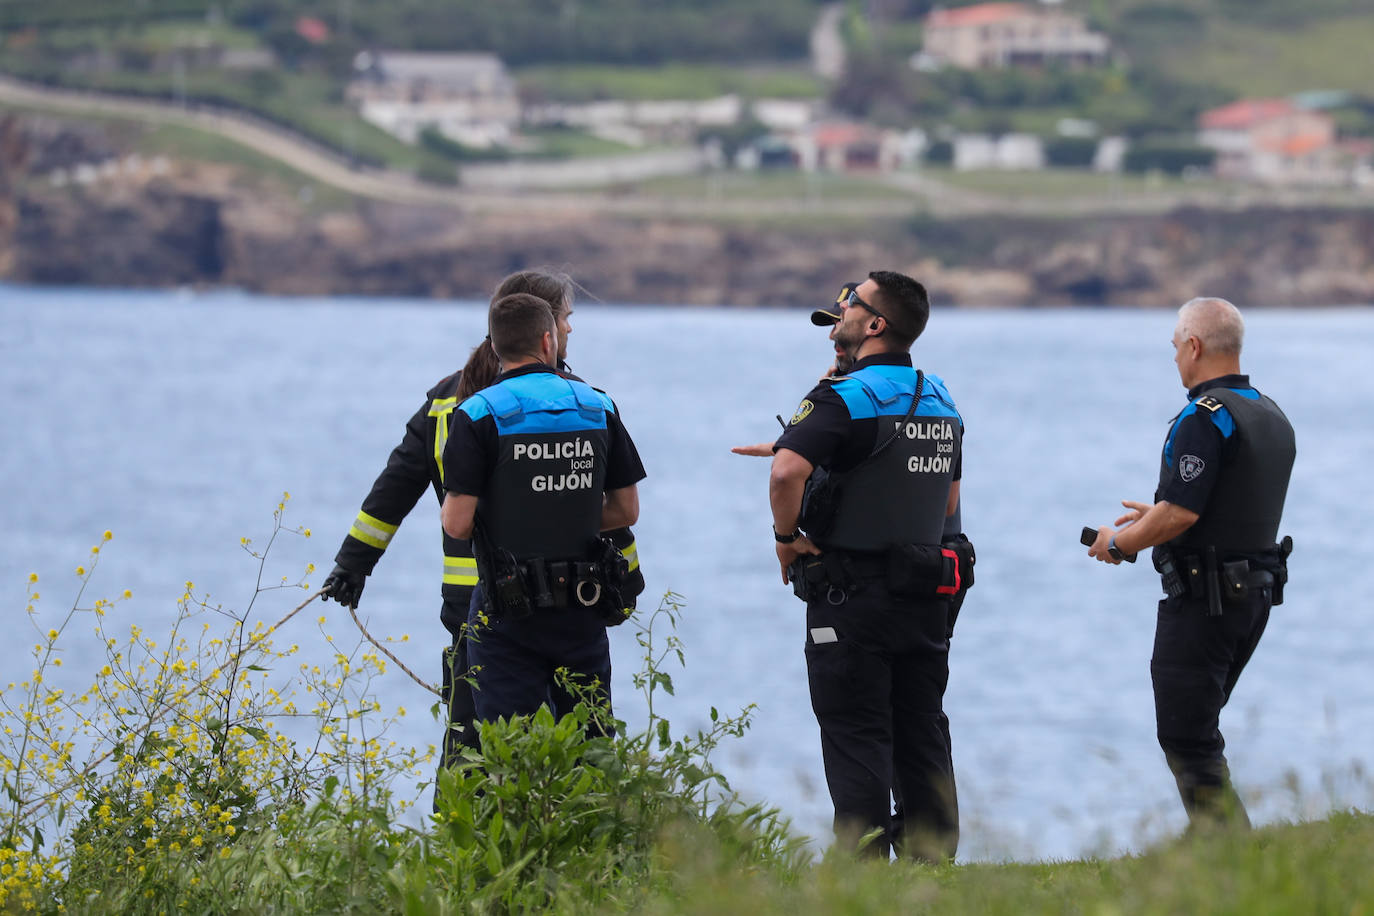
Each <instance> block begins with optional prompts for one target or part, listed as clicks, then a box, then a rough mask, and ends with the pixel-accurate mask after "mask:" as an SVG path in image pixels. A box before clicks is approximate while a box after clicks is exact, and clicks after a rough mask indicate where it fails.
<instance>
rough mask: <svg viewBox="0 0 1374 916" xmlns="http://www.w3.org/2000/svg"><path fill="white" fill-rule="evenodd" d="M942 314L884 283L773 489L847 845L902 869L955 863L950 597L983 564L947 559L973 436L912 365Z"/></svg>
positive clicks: (842, 331)
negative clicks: (964, 456) (894, 815)
mask: <svg viewBox="0 0 1374 916" xmlns="http://www.w3.org/2000/svg"><path fill="white" fill-rule="evenodd" d="M929 314H930V302H929V299H928V298H927V296H926V291H925V289H924V288H923V287H922V286H921V284H919V283H917V282H916V281H915V280H913V279H911V278H910V277H907V276H904V275H902V274H898V273H893V272H890V271H878V272H874V273H871V274H869V277H868V279H867V280H865V281H864V282H863V283H861V284H859V285H858V287H857V288H856V289H854V290H853V291H852V292H851V294H850V296H849V297H848V298H847V299H846V301H845V303H844V308H843V314H842V316H841V319H840V321H839V323H838V324H837V325H836V327H835V329H834V331H833V332H832V338H833V339H834V340H835V341H836V343H837V344H838V345H839V346H840V347H841V348H842V349H843V350H844V353H845V355H847V356H848V357H849V358H850V359H852V365H851V366H850V368H849V371H848V373H847V374H846V375H844V376H840V377H836V378H830V379H823V380H822V381H821V383H820V384H819V385H817V386H816V388H814V389H813V390H812V391H811V392H810V394H808V395H807V397H806V399H805V400H803V401H802V402H801V405H800V406H799V407H798V409H797V412H796V414H795V415H794V416H793V417H792V421H791V423H789V424H788V426H787V428H786V429H785V430H784V431H783V434H782V436H781V437H779V439H778V441H777V443H776V444H775V454H774V458H773V467H772V472H771V475H770V480H769V502H770V504H771V507H772V512H773V536H774V539H775V541H776V542H777V554H778V561H779V564H780V566H781V569H782V578H783V581H784V582H791V583H792V584H793V588H794V590H795V591H796V592H797V594H798V595H799V597H802V598H803V599H804V600H805V601H806V625H807V640H806V662H807V674H808V681H809V683H810V689H811V703H812V709H813V710H814V712H815V714H816V720H817V722H818V724H819V725H820V730H821V753H822V758H823V761H824V764H825V775H826V782H827V784H828V786H829V788H830V796H831V800H832V801H833V803H834V807H835V831H836V835H837V837H838V838H839V839H840V841H841V842H843V843H845V844H846V845H848V846H851V847H853V848H857V847H858V845H859V840H860V838H862V837H863V836H865V835H866V834H869V833H870V832H872V831H874V830H876V831H878V833H877V834H876V838H875V839H874V840H872V841H871V842H869V843H868V844H867V845H866V846H864V847H863V852H865V853H866V854H872V855H877V856H880V857H886V856H887V855H888V854H889V851H890V849H891V846H892V842H893V839H894V838H893V836H892V834H891V830H892V826H893V825H892V823H891V810H892V809H891V804H892V797H891V796H892V789H893V787H894V786H895V787H896V788H897V789H898V790H899V793H900V795H901V798H902V801H903V805H904V807H905V819H906V824H905V826H906V833H905V835H904V837H903V838H902V840H901V842H900V844H899V848H898V851H899V852H901V853H902V854H905V855H909V856H911V857H913V858H919V859H923V860H927V861H938V860H943V859H946V858H949V857H952V856H953V855H954V852H955V850H956V848H957V845H958V830H959V825H958V805H957V801H956V796H955V784H954V768H953V761H952V758H951V756H950V748H949V742H948V732H947V730H946V728H945V722H946V720H945V718H944V711H943V698H944V692H945V685H946V683H947V681H948V678H949V639H948V630H947V627H948V620H949V606H950V598H951V597H952V596H953V595H954V594H956V593H957V592H958V591H959V588H960V578H961V575H962V570H963V569H964V568H966V566H967V563H968V561H969V560H971V556H965V557H963V558H962V560H961V557H960V554H959V552H958V551H956V550H954V549H951V548H946V547H942V546H941V543H940V541H941V533H942V531H943V530H944V526H945V519H946V518H947V517H948V516H949V515H951V514H952V513H953V512H954V509H955V507H956V506H957V505H958V502H959V479H960V476H961V447H962V441H963V423H962V420H961V418H960V416H959V413H958V411H957V410H956V409H955V407H954V403H953V400H952V399H951V398H950V396H949V393H948V392H947V391H946V390H945V387H944V384H943V382H941V381H940V380H939V379H937V378H935V377H934V376H927V375H924V374H922V373H920V372H918V371H917V370H915V369H914V368H912V365H911V356H910V352H909V351H910V348H911V344H912V342H913V341H915V339H916V338H917V337H919V336H920V334H921V332H922V331H923V330H924V329H925V325H926V321H927V319H928V317H929Z"/></svg>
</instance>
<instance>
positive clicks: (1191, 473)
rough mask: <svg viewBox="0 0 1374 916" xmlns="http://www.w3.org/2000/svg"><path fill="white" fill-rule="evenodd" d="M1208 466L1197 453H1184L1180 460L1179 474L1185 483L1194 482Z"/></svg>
mask: <svg viewBox="0 0 1374 916" xmlns="http://www.w3.org/2000/svg"><path fill="white" fill-rule="evenodd" d="M1206 466H1207V465H1206V464H1204V463H1203V461H1202V459H1201V458H1199V457H1198V456H1197V455H1184V456H1183V457H1182V458H1180V459H1179V460H1178V475H1179V476H1180V477H1182V478H1183V482H1184V483H1192V482H1193V481H1194V480H1197V475H1199V474H1201V473H1202V469H1203V468H1205V467H1206Z"/></svg>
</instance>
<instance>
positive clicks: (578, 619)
mask: <svg viewBox="0 0 1374 916" xmlns="http://www.w3.org/2000/svg"><path fill="white" fill-rule="evenodd" d="M482 616H483V615H482V589H481V586H478V588H477V591H476V592H475V593H474V595H473V600H472V606H471V607H470V609H469V611H468V627H469V629H468V633H469V637H468V641H467V646H468V648H467V652H468V662H469V663H470V664H472V665H474V666H475V667H476V668H477V672H476V680H477V689H476V690H475V691H473V695H472V700H473V707H474V711H475V713H476V717H477V719H478V720H480V721H483V722H491V721H493V720H495V719H497V718H501V717H503V716H504V717H507V718H509V717H510V716H527V715H531V714H532V713H534V712H535V711H536V710H537V709H539V707H540V706H548V707H549V708H550V709H551V710H552V711H553V714H554V717H555V718H562V717H563V716H564V715H566V714H568V713H569V712H572V710H573V707H575V706H576V705H577V703H578V701H579V697H578V696H576V695H575V693H573V692H570V691H569V690H568V689H567V688H566V687H564V686H563V684H562V683H560V678H559V676H558V674H557V672H558V670H559V669H560V668H562V669H566V670H567V672H568V675H569V677H570V679H571V680H572V681H573V683H575V684H577V685H579V687H585V688H588V689H589V690H590V692H591V693H590V699H592V700H593V701H594V702H596V703H599V704H602V705H604V708H605V711H606V715H605V716H604V717H602V719H603V720H604V721H602V722H601V726H604V727H593V728H591V729H590V731H591V732H592V733H593V734H602V733H609V731H610V730H611V729H610V726H609V725H607V724H606V723H609V721H610V712H611V644H610V640H609V639H608V638H607V636H606V624H605V623H604V622H603V621H602V620H601V618H600V617H599V616H598V615H597V613H596V612H595V611H593V610H591V609H589V608H584V607H580V606H579V607H566V608H549V609H540V610H536V611H534V612H533V613H531V614H529V615H527V616H525V617H519V618H510V617H501V618H495V619H491V620H489V621H488V622H486V623H483V622H482V619H481V618H482ZM592 725H593V726H597V723H595V722H594V723H592Z"/></svg>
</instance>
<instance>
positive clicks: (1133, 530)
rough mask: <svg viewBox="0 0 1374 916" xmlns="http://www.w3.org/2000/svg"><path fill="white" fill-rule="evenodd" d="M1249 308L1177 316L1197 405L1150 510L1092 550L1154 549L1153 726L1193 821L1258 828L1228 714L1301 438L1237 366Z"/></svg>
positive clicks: (1201, 304)
mask: <svg viewBox="0 0 1374 916" xmlns="http://www.w3.org/2000/svg"><path fill="white" fill-rule="evenodd" d="M1244 329H1245V326H1244V323H1243V321H1242V319H1241V316H1240V312H1239V311H1238V310H1237V309H1236V307H1235V306H1234V305H1232V304H1231V303H1229V302H1227V301H1225V300H1224V299H1193V300H1192V301H1190V302H1188V303H1187V304H1185V305H1184V306H1183V308H1181V309H1180V310H1179V318H1178V324H1177V326H1176V327H1175V329H1174V337H1173V344H1174V350H1175V354H1174V362H1176V363H1177V364H1178V372H1179V377H1180V379H1181V380H1182V382H1183V385H1184V387H1186V388H1187V389H1188V405H1187V406H1186V407H1184V408H1183V410H1182V411H1181V412H1180V413H1179V414H1178V416H1176V417H1175V418H1174V420H1173V423H1172V425H1171V427H1170V429H1169V435H1168V438H1167V439H1166V440H1165V442H1164V451H1163V455H1162V460H1161V462H1160V473H1159V488H1158V489H1157V490H1156V491H1155V502H1154V504H1153V505H1146V504H1144V503H1138V502H1133V501H1130V500H1126V501H1123V503H1122V505H1124V506H1126V507H1127V509H1129V510H1130V511H1128V512H1127V513H1126V514H1124V515H1122V516H1121V517H1120V518H1118V519H1117V520H1116V521H1115V522H1114V523H1113V525H1114V526H1123V525H1125V526H1126V527H1112V526H1103V527H1101V528H1099V529H1098V532H1097V538H1096V540H1095V542H1094V543H1093V545H1092V547H1091V549H1090V551H1089V554H1090V555H1091V556H1093V557H1096V558H1097V559H1099V560H1101V561H1103V562H1105V563H1113V564H1117V563H1120V562H1121V560H1122V559H1124V558H1128V557H1133V556H1134V555H1135V554H1136V553H1137V552H1139V551H1142V550H1145V549H1147V548H1151V547H1152V548H1154V551H1153V559H1154V563H1155V568H1156V569H1157V570H1158V571H1159V573H1160V576H1161V580H1162V583H1163V586H1164V592H1165V595H1166V597H1165V598H1164V599H1163V600H1161V601H1160V602H1159V612H1158V617H1157V622H1156V627H1155V644H1154V655H1153V657H1152V658H1151V660H1150V675H1151V679H1152V680H1153V682H1154V696H1155V722H1156V725H1157V727H1158V735H1159V744H1160V747H1162V748H1163V749H1164V757H1165V760H1166V761H1167V762H1168V764H1169V769H1170V770H1172V771H1173V774H1174V778H1175V780H1176V781H1177V782H1178V791H1179V795H1180V796H1181V797H1182V799H1183V807H1184V808H1185V809H1186V810H1187V812H1188V818H1189V828H1190V830H1191V829H1194V828H1196V827H1201V826H1210V825H1217V824H1228V825H1233V826H1238V827H1248V826H1249V819H1248V818H1247V816H1246V813H1245V806H1244V805H1243V804H1242V803H1241V800H1240V797H1239V796H1238V795H1237V794H1236V792H1235V790H1234V789H1233V788H1232V787H1231V781H1230V771H1229V769H1228V768H1227V765H1226V756H1225V754H1224V753H1223V749H1224V748H1225V742H1224V741H1223V740H1222V736H1221V730H1220V729H1219V727H1218V724H1219V720H1220V714H1221V709H1222V707H1223V706H1225V705H1226V701H1227V700H1228V699H1230V697H1231V691H1232V690H1233V689H1235V686H1236V681H1237V679H1239V677H1240V673H1241V671H1242V670H1243V669H1244V667H1245V665H1246V663H1247V662H1248V661H1249V660H1250V656H1251V655H1252V654H1253V653H1254V651H1255V647H1256V645H1258V643H1259V640H1260V636H1261V635H1262V634H1263V633H1264V628H1265V625H1266V624H1267V623H1268V620H1269V609H1270V607H1271V605H1273V604H1279V603H1281V602H1282V600H1283V586H1284V584H1285V582H1286V581H1287V578H1288V566H1287V559H1288V553H1289V551H1290V550H1291V549H1292V541H1291V540H1290V539H1289V538H1284V539H1283V541H1282V542H1281V543H1280V542H1278V540H1277V538H1278V530H1279V519H1280V516H1281V515H1282V514H1283V503H1284V498H1285V496H1286V494H1287V492H1288V478H1289V475H1290V473H1291V472H1292V468H1293V458H1294V455H1295V454H1296V446H1295V444H1294V439H1293V427H1292V426H1291V425H1290V424H1289V422H1288V418H1287V417H1285V416H1284V415H1283V411H1281V410H1280V409H1279V407H1278V405H1277V404H1275V403H1274V402H1273V401H1272V400H1270V399H1269V398H1267V397H1265V396H1264V395H1262V394H1260V393H1259V392H1258V391H1257V390H1256V389H1255V388H1254V386H1252V385H1251V384H1250V380H1249V377H1248V376H1245V375H1241V374H1240V350H1241V341H1242V337H1243V335H1244Z"/></svg>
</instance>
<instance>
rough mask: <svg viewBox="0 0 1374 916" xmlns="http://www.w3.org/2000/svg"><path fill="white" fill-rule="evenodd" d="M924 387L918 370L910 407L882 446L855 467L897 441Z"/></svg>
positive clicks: (914, 411)
mask: <svg viewBox="0 0 1374 916" xmlns="http://www.w3.org/2000/svg"><path fill="white" fill-rule="evenodd" d="M925 387H926V374H925V373H924V372H922V371H921V370H920V369H917V370H916V393H915V394H913V395H912V396H911V406H910V407H908V408H907V411H906V416H905V417H902V422H901V423H898V424H897V428H896V429H894V430H893V431H892V435H890V436H888V437H887V438H886V439H884V440H883V443H882V445H879V446H878V447H877V448H875V449H874V450H873V451H872V453H870V454H869V456H868V457H867V458H865V459H864V460H863V461H861V462H859V464H858V465H855V467H859V466H860V465H862V464H863V463H864V462H867V461H872V460H873V459H874V458H877V457H878V455H879V454H881V453H882V451H883V450H884V449H886V448H887V447H888V446H889V445H891V444H892V443H893V442H895V441H896V440H897V437H898V436H900V435H901V434H902V427H903V426H906V425H907V424H908V423H910V422H911V418H912V417H913V416H914V415H915V414H916V405H917V404H919V403H921V392H922V391H924V390H925Z"/></svg>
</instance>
